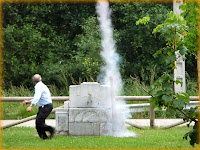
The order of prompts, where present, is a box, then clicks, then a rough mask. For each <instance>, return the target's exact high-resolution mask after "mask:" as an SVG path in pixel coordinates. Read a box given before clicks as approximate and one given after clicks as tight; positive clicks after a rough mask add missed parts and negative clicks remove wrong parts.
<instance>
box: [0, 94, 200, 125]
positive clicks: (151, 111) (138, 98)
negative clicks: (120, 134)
mask: <svg viewBox="0 0 200 150" xmlns="http://www.w3.org/2000/svg"><path fill="white" fill-rule="evenodd" d="M32 98H33V97H1V98H0V102H22V101H23V100H30V99H32ZM115 99H116V100H119V99H123V100H125V101H149V99H150V96H116V97H115ZM68 100H69V96H53V97H52V101H68ZM190 100H191V101H198V100H199V96H190ZM149 114H150V128H154V126H155V125H154V122H155V111H154V109H153V107H152V105H151V104H150V108H149ZM30 118H31V119H34V118H35V116H34V117H28V119H26V118H25V119H23V120H22V121H18V123H17V124H19V123H23V122H26V121H28V120H31V119H30ZM182 123H185V122H184V121H182V122H180V123H178V124H173V125H170V126H169V127H168V128H170V127H174V126H176V125H179V124H182ZM127 124H129V123H127ZM13 125H14V124H12V126H13ZM132 126H135V125H134V124H133V125H132ZM135 127H137V128H141V129H142V127H139V126H135Z"/></svg>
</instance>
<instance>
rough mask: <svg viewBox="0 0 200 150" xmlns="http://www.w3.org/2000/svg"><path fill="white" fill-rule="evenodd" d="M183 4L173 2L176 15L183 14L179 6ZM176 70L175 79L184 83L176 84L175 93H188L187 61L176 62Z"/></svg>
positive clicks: (179, 60) (179, 59)
mask: <svg viewBox="0 0 200 150" xmlns="http://www.w3.org/2000/svg"><path fill="white" fill-rule="evenodd" d="M182 4H183V1H182V0H173V11H174V12H175V13H176V14H179V15H180V14H181V10H180V9H179V6H180V5H182ZM176 56H177V58H178V56H179V52H177V53H176ZM175 65H176V69H174V79H175V80H179V81H181V82H182V83H183V85H182V86H181V84H175V85H174V89H175V93H180V92H186V81H185V61H183V59H182V58H181V57H179V58H178V59H177V60H176V62H175Z"/></svg>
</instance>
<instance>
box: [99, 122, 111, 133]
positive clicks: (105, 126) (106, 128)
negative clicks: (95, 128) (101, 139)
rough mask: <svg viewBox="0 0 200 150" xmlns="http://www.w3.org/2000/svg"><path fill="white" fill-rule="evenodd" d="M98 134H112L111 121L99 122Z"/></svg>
mask: <svg viewBox="0 0 200 150" xmlns="http://www.w3.org/2000/svg"><path fill="white" fill-rule="evenodd" d="M100 136H112V123H101V124H100Z"/></svg>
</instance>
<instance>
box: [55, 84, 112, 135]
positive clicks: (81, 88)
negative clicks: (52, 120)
mask: <svg viewBox="0 0 200 150" xmlns="http://www.w3.org/2000/svg"><path fill="white" fill-rule="evenodd" d="M109 91H110V90H109V87H108V86H105V85H100V84H99V83H97V82H87V83H86V82H84V83H82V84H81V85H71V86H70V88H69V102H65V103H64V108H60V109H57V110H56V130H57V131H58V132H66V133H69V135H72V136H111V135H112V109H111V108H112V105H111V98H110V94H109Z"/></svg>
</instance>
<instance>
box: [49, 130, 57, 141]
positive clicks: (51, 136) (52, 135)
mask: <svg viewBox="0 0 200 150" xmlns="http://www.w3.org/2000/svg"><path fill="white" fill-rule="evenodd" d="M55 133H56V132H55V130H53V131H52V132H51V134H50V136H49V139H52V138H53V137H54V135H55Z"/></svg>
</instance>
